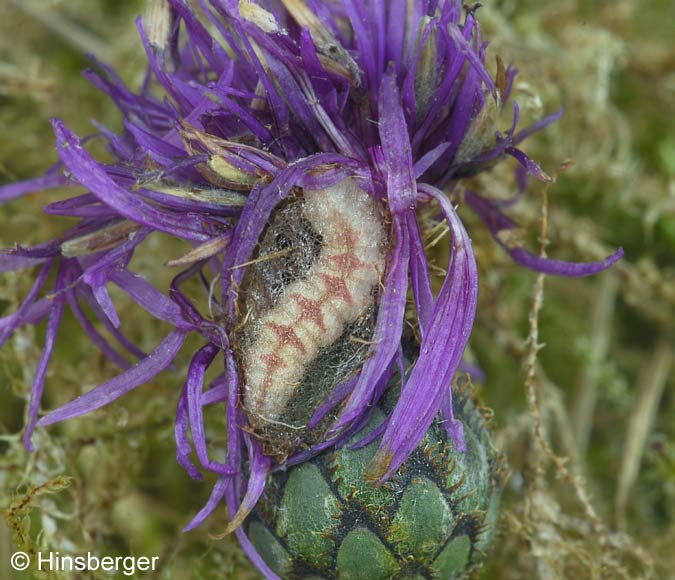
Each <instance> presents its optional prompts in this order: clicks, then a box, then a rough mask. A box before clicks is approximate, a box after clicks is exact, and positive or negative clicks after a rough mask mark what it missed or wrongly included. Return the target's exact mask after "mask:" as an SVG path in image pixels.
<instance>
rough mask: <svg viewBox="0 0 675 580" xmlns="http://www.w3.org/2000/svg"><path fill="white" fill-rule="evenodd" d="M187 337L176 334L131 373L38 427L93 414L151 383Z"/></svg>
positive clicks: (48, 417) (67, 406) (51, 415)
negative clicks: (141, 386) (137, 388)
mask: <svg viewBox="0 0 675 580" xmlns="http://www.w3.org/2000/svg"><path fill="white" fill-rule="evenodd" d="M185 337H186V333H185V331H182V330H174V331H172V332H171V333H169V335H168V336H167V337H166V338H165V339H164V340H163V341H162V342H161V343H160V344H159V345H158V346H157V348H156V349H155V350H154V351H153V352H152V353H150V354H149V355H148V356H147V357H146V358H144V359H143V360H141V361H139V362H138V363H136V364H135V365H134V366H133V367H131V368H130V369H129V370H127V371H125V372H123V373H122V374H120V375H117V376H116V377H115V378H113V379H111V380H109V381H108V382H106V383H103V384H102V385H99V386H98V387H95V388H94V389H92V390H91V391H89V392H88V393H85V394H84V395H82V396H80V397H78V398H77V399H75V400H74V401H71V402H70V403H67V404H65V405H63V406H62V407H59V408H58V409H56V410H55V411H52V412H51V413H48V414H47V415H45V416H44V417H42V419H40V421H38V425H39V426H41V427H44V426H46V425H51V424H53V423H58V422H59V421H65V420H66V419H72V418H73V417H79V416H80V415H84V414H86V413H90V412H92V411H95V410H96V409H100V408H101V407H105V406H106V405H108V404H109V403H112V402H113V401H115V400H116V399H118V398H120V397H121V396H122V395H124V394H126V393H128V392H129V391H132V390H133V389H135V388H136V387H139V386H140V385H142V384H144V383H147V382H148V381H150V380H151V379H152V378H154V377H156V376H157V375H158V374H159V373H160V372H162V371H163V370H164V369H165V368H166V367H168V366H169V365H170V364H171V362H172V361H173V359H174V358H176V355H177V354H178V351H179V350H180V347H181V346H182V345H183V342H185Z"/></svg>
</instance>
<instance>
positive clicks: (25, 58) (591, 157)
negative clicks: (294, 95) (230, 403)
mask: <svg viewBox="0 0 675 580" xmlns="http://www.w3.org/2000/svg"><path fill="white" fill-rule="evenodd" d="M143 9H144V5H143V1H142V0H30V1H28V0H22V1H20V0H4V2H2V3H0V183H5V182H10V181H14V180H18V179H24V178H28V177H31V176H35V175H38V174H39V173H40V172H42V171H43V170H44V169H45V168H47V167H48V166H49V165H51V164H52V163H53V162H54V161H55V160H56V153H55V150H54V145H53V135H52V134H51V131H50V127H49V123H48V119H49V118H50V117H52V116H58V117H61V118H63V119H64V120H65V121H66V123H67V124H68V126H69V127H71V128H72V129H73V130H75V131H76V132H77V133H78V134H80V135H84V134H87V133H88V132H90V131H91V125H90V119H97V120H98V121H101V122H102V123H104V124H106V125H108V126H111V127H113V128H117V127H119V125H120V119H119V116H118V115H117V113H116V111H115V110H114V109H113V108H112V107H111V106H110V103H109V102H108V101H107V100H106V98H105V97H104V96H103V95H101V94H99V93H97V92H96V90H95V89H94V88H93V87H91V86H90V85H89V84H88V83H87V82H86V81H85V80H84V79H83V78H82V77H81V76H80V74H79V71H80V70H81V69H82V68H84V67H85V66H87V64H88V63H87V60H86V59H85V58H84V57H83V53H84V52H93V53H94V54H96V55H97V56H98V57H99V58H102V59H104V60H106V61H108V62H110V63H112V64H113V65H114V66H115V67H116V68H117V70H118V71H120V73H121V75H122V77H123V78H125V79H126V80H127V81H128V82H129V83H130V84H131V85H132V86H138V84H139V83H140V82H141V79H142V75H143V66H144V56H143V53H142V49H141V46H140V42H139V41H138V39H137V33H136V29H135V26H134V18H135V16H137V15H139V14H141V13H142V11H143ZM673 13H675V3H674V2H673V0H650V1H649V2H639V1H638V0H619V1H613V2H609V1H598V0H595V1H581V0H561V1H555V2H554V1H547V2H541V1H539V2H535V1H533V0H503V1H493V2H489V3H486V5H485V6H484V7H483V8H482V9H481V11H480V16H481V22H482V23H483V27H484V30H485V32H486V37H487V38H490V39H492V44H491V51H492V54H493V55H494V54H496V53H498V54H500V55H501V56H502V58H503V59H504V61H505V62H512V63H514V64H515V65H516V66H517V67H518V69H519V70H520V74H519V76H518V82H517V85H516V87H515V93H514V96H515V98H516V99H517V100H518V102H519V104H520V105H521V108H522V109H523V110H524V113H525V117H526V120H527V119H530V120H532V119H536V118H538V117H540V116H541V115H543V114H546V113H548V112H551V111H553V110H555V109H557V108H558V107H559V106H564V107H565V110H566V113H565V115H564V117H563V118H562V120H561V121H559V122H558V123H557V124H556V125H555V126H553V127H551V128H549V129H547V130H546V131H545V132H543V133H541V134H539V135H537V136H536V137H535V138H533V139H531V140H530V141H528V142H527V143H526V145H525V149H526V150H527V152H528V153H529V154H530V155H531V156H532V157H533V158H535V159H537V160H538V161H540V162H541V164H542V166H543V167H544V169H545V170H547V171H549V172H551V173H555V172H556V170H557V168H558V167H560V166H561V164H562V163H563V162H565V161H566V160H569V159H573V160H574V161H575V164H574V165H573V166H571V167H569V168H568V169H567V170H566V171H565V172H564V174H562V175H561V176H560V177H559V178H558V180H557V182H556V183H555V184H554V185H553V187H552V188H551V189H550V190H549V191H548V192H547V194H546V195H545V194H544V192H542V191H541V190H540V189H538V188H537V187H536V186H533V187H532V188H531V189H530V191H529V192H528V195H527V196H526V197H525V199H523V201H522V202H521V203H520V204H519V205H518V206H516V207H515V208H514V213H513V215H514V216H515V217H517V219H518V220H519V221H520V222H521V223H522V224H523V225H525V226H526V227H527V232H528V235H530V237H531V242H532V244H533V245H532V247H536V244H537V236H538V235H539V232H540V221H541V220H540V215H541V209H542V202H543V200H547V208H548V214H549V220H548V232H547V233H548V236H547V237H548V239H549V240H550V244H549V245H548V247H547V251H548V253H549V255H550V256H552V257H557V258H564V259H579V260H582V259H584V260H589V259H598V258H602V257H604V256H605V255H607V254H608V253H610V251H612V250H613V248H615V247H616V246H618V245H622V246H623V247H624V248H625V250H626V258H625V259H624V260H623V261H622V262H621V263H620V265H619V266H618V267H615V268H614V269H613V270H612V271H611V272H608V273H604V274H602V275H600V276H597V277H594V278H591V279H584V280H570V279H553V278H546V279H545V281H544V280H543V278H538V277H537V276H536V275H534V274H532V273H530V272H526V271H523V270H522V269H521V268H519V267H517V266H515V265H514V264H513V263H512V262H511V261H510V260H509V259H508V257H507V256H505V255H504V253H503V252H502V250H500V249H499V248H498V247H497V246H496V245H495V244H494V242H492V240H490V239H488V235H487V234H486V232H485V231H484V229H483V228H482V227H481V226H480V225H479V224H478V223H476V221H475V220H474V219H472V218H471V216H470V214H469V212H467V211H466V210H461V211H462V217H463V218H464V219H465V220H466V222H467V225H468V227H469V228H470V231H471V235H472V238H473V240H474V244H475V247H476V251H477V255H478V260H479V267H480V270H481V272H480V275H481V295H480V304H479V313H478V320H477V324H476V328H475V331H474V335H473V337H472V340H471V352H472V355H473V357H474V358H475V361H476V362H477V363H478V364H479V365H480V366H481V367H482V368H483V369H484V370H485V372H486V375H487V380H486V382H485V384H483V385H477V390H478V391H479V396H480V397H481V398H482V400H483V401H484V402H485V404H486V405H488V406H489V407H491V408H492V409H493V410H494V420H493V428H494V432H495V441H496V444H497V445H498V446H499V447H500V448H502V449H503V450H504V452H505V453H506V455H507V457H508V461H509V465H510V469H511V472H512V475H511V478H510V480H509V483H508V486H507V489H506V494H505V509H504V513H503V517H502V519H501V522H500V534H499V536H498V537H497V540H496V542H495V549H494V550H493V553H492V555H491V557H490V558H489V560H488V563H487V565H486V566H485V568H484V569H483V571H482V572H481V577H482V578H495V579H518V578H543V579H548V578H551V579H558V578H560V579H562V578H619V577H626V578H650V577H653V578H659V577H660V578H669V577H672V573H673V572H672V571H673V570H675V551H674V550H673V549H672V548H673V545H675V391H674V387H675V380H674V378H673V376H674V373H673V360H672V359H673V350H674V349H673V346H674V336H673V333H674V330H673V329H674V328H675V325H674V322H675V307H674V306H675V270H674V265H675V259H674V258H675V48H674V47H673V43H672V18H670V15H672V14H673ZM507 112H509V111H507ZM526 120H525V121H526ZM504 122H505V124H506V122H507V119H505V120H504ZM97 154H100V155H105V153H104V152H103V150H102V148H101V149H100V150H97ZM512 169H513V167H512V166H511V165H509V164H508V163H505V164H502V166H500V167H499V168H497V169H496V170H495V171H494V172H492V173H491V174H490V175H487V176H482V177H481V178H480V179H477V180H476V182H475V183H472V184H471V186H472V187H474V188H476V189H478V190H479V191H483V192H489V193H490V194H491V195H494V196H497V197H508V196H510V195H512V194H513V192H514V190H515V185H514V183H513V179H512ZM58 195H59V194H58V193H54V194H50V195H48V196H46V195H39V196H38V195H32V196H29V197H27V198H25V199H23V200H18V201H15V202H12V203H10V204H7V205H5V206H1V207H0V245H3V246H7V245H11V244H13V243H14V242H15V241H20V242H22V243H28V242H36V241H38V240H44V239H47V238H48V237H50V236H52V235H53V234H55V233H56V232H59V231H61V230H62V229H63V228H64V221H63V220H51V219H47V218H46V217H45V216H43V215H41V214H40V207H41V206H42V205H44V204H45V203H46V200H47V199H52V198H56V197H58ZM442 246H443V243H441V244H438V246H437V247H438V248H440V247H442ZM179 251H180V250H178V249H177V250H176V255H178V253H179ZM171 252H172V246H171V245H168V242H167V240H164V239H158V240H156V241H155V245H154V246H151V247H149V248H148V251H146V252H144V253H143V255H141V256H139V257H138V258H137V259H138V260H139V262H140V263H139V267H141V268H143V271H144V272H147V273H148V275H152V276H157V277H158V280H160V283H161V277H162V276H168V274H167V273H166V272H165V270H166V269H164V268H162V267H161V264H163V263H164V262H165V261H166V259H167V257H173V255H172V254H170V253H171ZM436 257H437V258H438V259H439V263H442V256H441V255H438V256H436ZM30 283H31V273H30V272H24V273H21V274H19V275H3V276H2V277H1V278H0V316H1V315H4V314H7V313H8V312H11V311H12V310H13V309H14V308H15V307H16V305H17V304H18V302H19V301H20V300H21V298H22V296H24V295H25V293H26V291H27V289H28V288H29V286H30ZM542 297H543V306H541V308H540V309H539V302H538V299H539V298H542ZM120 298H121V297H120ZM535 298H536V299H535ZM124 308H125V307H124V306H123V307H122V310H123V312H122V316H121V318H122V319H123V320H124V321H125V324H126V325H127V326H126V328H125V330H126V331H127V332H128V333H130V334H131V335H132V337H133V338H135V339H137V340H138V341H139V342H140V343H141V344H142V345H144V346H146V347H147V348H151V347H152V346H153V345H154V344H156V343H157V341H158V339H159V337H160V336H162V334H163V333H164V332H165V330H166V329H165V328H162V326H161V323H158V322H151V321H145V320H143V321H141V320H140V319H138V317H137V315H136V311H135V310H132V309H131V307H130V305H129V306H128V308H129V311H128V313H127V316H124ZM76 328H77V326H76V324H75V322H74V321H73V320H72V319H70V318H67V317H66V319H65V322H64V327H63V329H62V333H61V340H60V341H59V346H58V350H57V351H56V353H55V357H54V358H55V360H54V363H53V364H52V367H51V372H50V374H49V376H48V381H47V388H46V404H47V405H48V406H49V407H50V408H53V407H55V406H57V405H59V404H61V403H63V402H65V401H66V400H69V399H71V398H73V396H75V395H76V394H78V393H80V392H82V390H83V389H86V388H89V387H91V386H94V385H95V384H97V383H99V382H101V381H102V380H105V378H107V377H109V376H111V375H112V373H114V369H112V368H111V367H110V366H109V365H107V364H105V363H104V362H103V361H102V360H101V359H100V358H98V355H97V354H96V351H95V350H94V349H93V348H92V347H91V345H89V344H87V342H86V341H84V340H82V339H81V338H80V334H79V333H78V332H77V331H76ZM537 333H538V334H537ZM43 336H44V328H37V329H27V330H23V331H21V332H19V333H17V334H16V335H15V337H14V339H13V340H12V341H11V342H10V343H8V345H7V346H6V347H5V348H4V349H3V350H2V352H1V353H0V509H3V515H4V523H3V522H2V520H0V577H2V578H22V577H27V576H21V575H14V573H13V572H12V570H11V569H10V567H9V555H10V554H11V553H12V552H13V551H14V550H15V549H23V550H25V551H29V552H30V551H36V550H39V549H47V548H49V549H51V550H59V551H61V552H62V553H73V552H76V553H82V552H86V551H87V550H91V551H95V552H98V553H100V554H106V555H115V554H120V555H127V554H135V555H149V556H151V555H159V556H160V557H161V564H162V568H161V570H160V571H159V572H158V573H157V577H161V578H171V577H179V578H187V577H190V578H235V577H236V578H242V579H245V578H257V577H258V575H257V573H256V572H255V571H253V570H252V569H251V567H250V565H249V564H248V563H247V561H246V559H245V558H244V557H243V556H242V555H241V553H240V551H239V548H238V546H237V544H236V542H235V541H234V540H233V539H231V538H226V539H225V540H219V541H213V540H210V539H209V538H208V534H209V533H217V532H220V531H221V530H222V529H223V527H224V522H225V517H226V514H225V513H224V510H223V511H221V512H220V513H219V514H218V515H216V516H215V517H213V518H211V519H210V520H209V522H208V523H207V525H206V526H204V527H202V528H200V529H198V530H197V531H194V532H190V533H188V534H183V533H182V532H181V531H180V530H181V528H182V526H183V525H185V524H186V523H187V522H188V521H189V519H190V518H191V516H192V515H193V514H194V513H195V512H196V510H197V509H199V507H201V505H203V503H204V502H205V500H206V498H207V496H208V493H209V490H210V483H211V482H210V481H206V482H202V483H197V482H193V481H191V480H189V478H188V477H187V475H186V474H185V473H184V472H183V471H182V469H181V468H180V467H179V466H178V465H177V464H176V462H175V461H174V459H173V455H174V443H173V424H172V422H173V416H174V412H175V406H176V400H177V392H178V389H179V388H180V385H181V377H182V376H184V368H185V364H186V363H187V361H186V360H185V358H183V359H180V360H179V361H178V363H177V365H176V372H175V373H165V374H164V375H163V376H162V377H161V380H158V381H156V382H155V383H153V384H151V385H146V386H145V387H143V388H141V389H139V390H138V391H137V392H135V393H134V394H132V395H130V396H127V397H125V398H124V399H122V400H121V401H120V402H119V403H117V404H115V405H113V406H111V407H109V408H107V409H105V410H103V411H99V412H98V413H96V415H95V416H87V417H84V418H82V419H79V420H74V421H71V422H68V423H65V424H63V425H60V426H57V427H54V428H50V429H48V430H47V431H40V432H39V433H38V434H37V435H36V438H35V439H36V443H37V444H38V450H37V452H36V453H34V454H28V453H26V452H25V451H24V450H23V448H22V447H21V445H20V443H19V436H20V431H21V428H22V425H23V419H24V412H25V401H26V398H27V395H28V389H29V387H28V385H29V384H30V380H31V377H32V372H33V369H34V368H35V364H36V361H37V358H38V356H39V352H40V347H39V345H40V344H41V342H42V338H43ZM64 337H68V339H66V340H64ZM537 347H541V348H537ZM187 350H188V349H184V351H185V352H187ZM535 355H536V356H535ZM219 422H220V424H221V425H222V418H221V417H213V421H211V422H210V423H211V425H212V428H213V432H212V433H210V436H211V438H212V439H214V440H215V441H216V442H217V441H218V440H219V439H222V438H223V435H222V434H221V433H222V430H221V431H219V430H218V428H217V427H218V425H219Z"/></svg>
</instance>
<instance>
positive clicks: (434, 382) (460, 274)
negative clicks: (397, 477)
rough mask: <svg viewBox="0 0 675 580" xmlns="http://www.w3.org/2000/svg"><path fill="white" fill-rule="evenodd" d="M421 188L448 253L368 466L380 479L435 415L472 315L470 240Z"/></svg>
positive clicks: (447, 207) (474, 283)
mask: <svg viewBox="0 0 675 580" xmlns="http://www.w3.org/2000/svg"><path fill="white" fill-rule="evenodd" d="M422 189H423V190H424V192H425V193H427V194H429V195H431V196H432V197H434V198H435V199H436V201H437V202H438V203H439V205H440V207H441V210H442V211H443V214H444V216H445V218H446V219H447V220H448V225H449V226H450V229H451V231H452V250H453V251H452V253H451V263H450V265H449V268H448V274H447V276H446V278H445V281H444V282H443V285H442V286H441V290H440V293H439V296H438V299H437V301H436V304H435V306H434V309H433V313H432V316H431V322H430V325H429V330H428V333H427V335H426V337H425V339H424V340H423V341H422V345H421V348H420V355H419V358H418V360H417V363H416V364H415V367H414V368H413V371H412V373H411V375H410V377H409V378H408V381H407V383H406V385H405V386H404V388H403V389H402V392H401V397H400V399H399V401H398V403H397V404H396V407H395V408H394V411H393V412H392V414H391V416H390V418H389V423H388V425H387V429H386V431H385V433H384V435H383V437H382V442H381V444H380V448H379V449H378V451H377V453H376V455H375V457H374V458H373V461H372V463H371V465H370V466H369V472H370V473H371V474H372V476H373V477H375V478H377V479H379V480H380V481H384V480H386V479H388V478H389V477H391V476H392V475H393V474H394V473H395V472H396V470H397V469H398V468H399V466H400V465H401V464H402V463H403V462H404V461H405V459H406V458H407V457H408V455H410V453H411V452H412V451H413V450H414V449H415V447H417V445H418V444H419V442H420V441H421V439H422V437H423V436H424V434H425V433H426V431H427V429H428V428H429V426H430V425H431V423H432V421H433V420H434V417H435V416H436V414H437V413H438V411H439V409H440V407H441V404H442V402H443V396H444V393H447V392H448V391H449V389H450V383H451V380H452V378H453V375H454V373H455V371H456V370H457V367H458V366H459V363H460V361H461V357H462V353H463V352H464V349H465V348H466V344H467V342H468V340H469V336H470V334H471V328H472V326H473V320H474V316H475V312H476V300H477V295H478V280H477V276H478V274H477V270H476V262H475V258H474V255H473V251H472V249H471V241H470V240H469V237H468V235H467V233H466V230H465V229H464V226H463V225H462V223H461V221H460V220H459V218H458V217H457V215H456V213H455V211H454V209H453V208H452V205H451V204H450V202H449V201H448V200H447V199H446V197H445V195H444V194H443V193H442V192H441V191H439V190H437V189H435V188H432V187H430V186H420V190H422ZM455 444H456V445H457V447H458V448H461V447H462V445H463V442H462V441H461V440H455Z"/></svg>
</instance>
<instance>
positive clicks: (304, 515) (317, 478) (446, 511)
mask: <svg viewBox="0 0 675 580" xmlns="http://www.w3.org/2000/svg"><path fill="white" fill-rule="evenodd" d="M454 407H455V413H456V417H457V418H458V419H459V420H460V421H462V423H463V425H464V434H465V438H466V443H467V451H466V453H460V452H459V451H457V450H456V449H454V447H453V445H452V443H451V441H449V438H448V435H447V432H446V430H445V429H444V427H443V426H442V425H441V424H440V422H438V421H436V422H435V423H434V424H433V425H432V426H431V428H430V429H429V431H428V432H427V434H426V436H425V438H424V440H423V441H422V443H421V444H420V446H419V447H418V448H417V449H416V450H415V451H414V452H413V454H412V455H411V456H410V457H409V458H408V460H407V461H406V462H405V463H404V464H403V465H402V467H401V468H400V469H399V471H398V472H397V473H396V475H395V476H394V477H393V478H392V479H391V480H389V481H388V482H386V483H385V484H384V485H382V486H381V487H375V486H374V485H373V482H370V481H368V480H366V479H364V470H365V469H366V466H367V465H368V463H369V462H370V460H371V459H372V457H373V455H374V454H375V451H376V450H377V447H378V445H379V438H378V439H376V440H374V441H373V442H371V443H370V444H369V445H367V446H365V447H362V448H360V449H354V450H352V449H350V446H351V445H353V444H354V443H356V442H357V441H358V440H360V439H361V438H363V437H364V436H365V435H366V434H368V433H370V432H372V431H373V430H374V429H375V428H377V426H378V425H379V424H380V423H381V422H382V421H383V419H384V417H385V414H384V412H383V411H382V410H381V409H376V410H375V412H374V413H373V417H372V418H371V420H370V423H369V424H368V425H367V427H366V428H365V430H364V431H362V432H361V433H359V434H358V435H357V436H356V437H354V438H353V439H352V440H351V441H350V442H349V443H348V444H347V445H345V446H344V447H342V448H341V449H338V450H336V451H335V450H333V451H330V452H326V453H323V454H321V455H319V456H317V457H316V458H314V459H312V460H311V461H309V462H306V463H303V464H301V465H299V466H296V467H293V468H291V469H290V470H288V471H287V472H285V473H277V474H274V475H273V476H272V477H270V481H269V482H268V487H267V491H266V495H265V496H264V497H263V498H262V499H261V501H260V502H259V504H258V507H257V508H256V510H255V512H254V513H253V514H252V516H251V517H250V518H249V520H248V523H247V531H248V534H249V537H250V538H251V540H252V542H253V543H254V545H255V546H256V548H257V549H258V551H259V552H260V554H261V555H262V557H263V558H264V559H265V561H266V562H267V564H268V565H269V566H270V567H271V568H272V569H273V570H274V571H275V572H276V573H277V574H278V575H279V576H281V578H283V579H292V578H308V579H309V578H311V579H324V580H333V579H335V580H386V579H388V578H396V579H401V580H403V579H410V580H412V579H415V580H418V579H419V580H421V579H423V578H429V579H431V578H434V579H437V578H442V579H444V580H449V579H451V578H459V577H463V576H464V575H466V574H467V573H468V572H469V571H470V570H472V569H473V568H474V567H475V566H476V564H477V563H478V562H479V561H480V559H481V558H482V557H483V555H484V552H485V550H486V548H487V547H488V545H489V543H490V541H491V539H492V536H493V533H494V530H495V526H496V521H497V516H498V510H499V499H500V495H501V489H502V483H503V477H502V470H501V459H500V457H499V456H498V455H497V454H496V452H495V451H494V449H493V447H492V445H491V442H490V437H489V434H488V432H487V430H486V427H485V421H484V419H483V416H482V415H481V413H480V412H479V411H478V410H477V409H476V407H475V406H474V404H473V402H472V401H471V399H470V398H469V397H468V396H467V394H466V390H464V392H461V393H459V394H457V395H455V396H454Z"/></svg>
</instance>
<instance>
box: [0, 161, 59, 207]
mask: <svg viewBox="0 0 675 580" xmlns="http://www.w3.org/2000/svg"><path fill="white" fill-rule="evenodd" d="M57 167H58V166H57ZM53 169H54V168H52V170H53ZM65 184H66V178H65V177H64V176H63V175H61V174H60V173H52V172H51V170H50V172H48V173H47V174H45V175H43V176H42V177H36V178H35V179H28V180H26V181H19V182H18V183H9V184H7V185H3V186H1V187H0V203H4V202H6V201H9V200H10V199H14V198H16V197H21V196H22V195H26V194H28V193H33V192H34V191H44V190H45V189H53V188H54V187H61V186H63V185H65Z"/></svg>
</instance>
